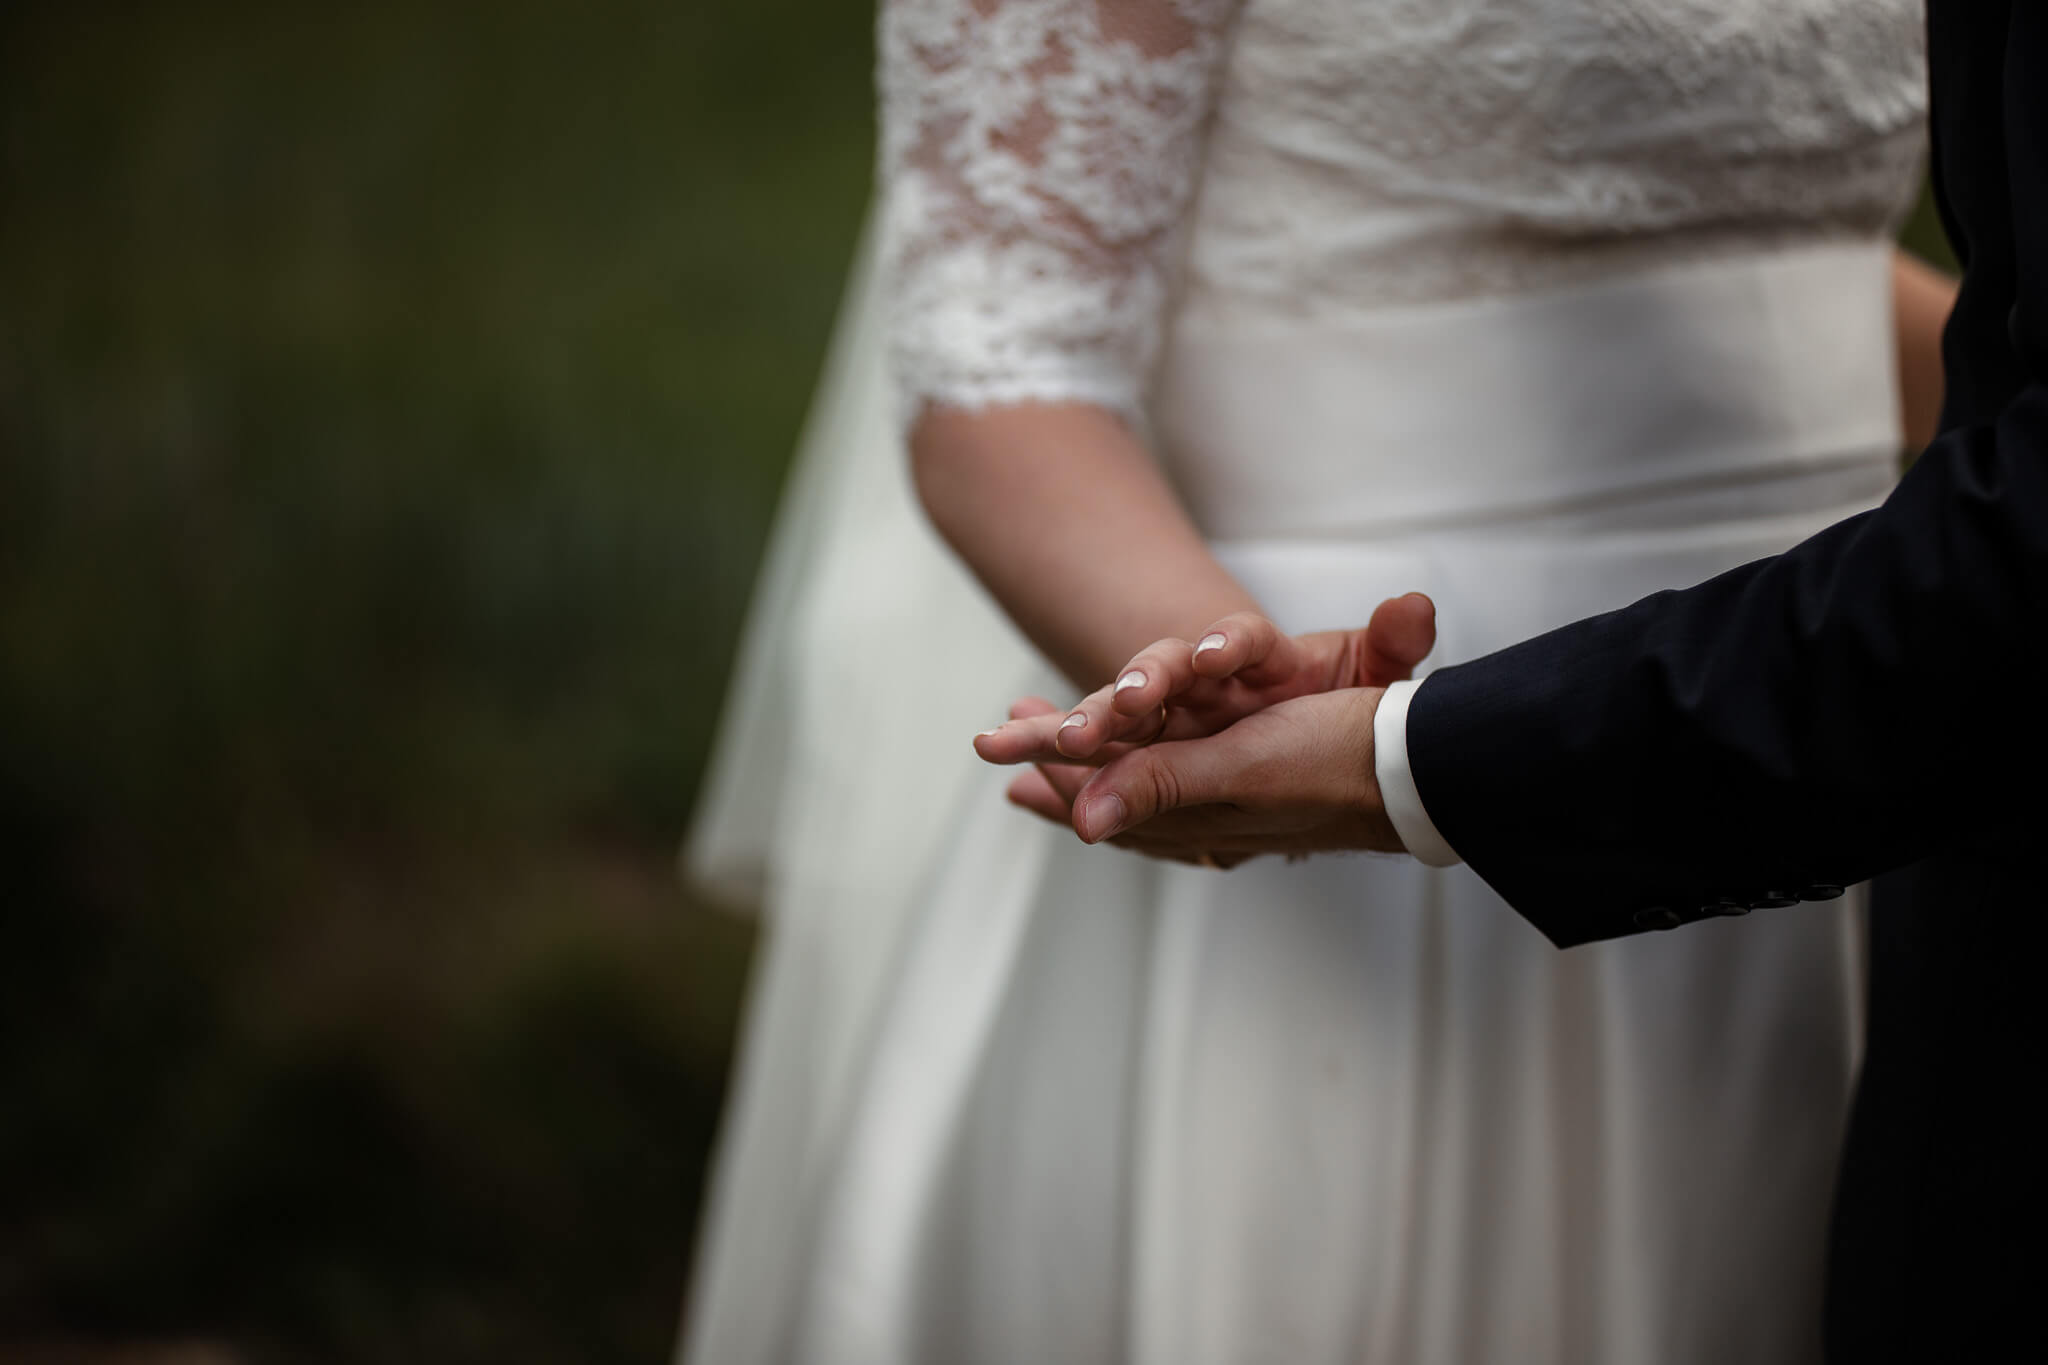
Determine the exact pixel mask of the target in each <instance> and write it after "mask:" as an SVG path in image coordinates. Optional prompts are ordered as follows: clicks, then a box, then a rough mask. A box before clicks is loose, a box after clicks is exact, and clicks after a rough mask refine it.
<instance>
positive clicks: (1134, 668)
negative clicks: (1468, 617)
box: [974, 593, 1436, 766]
mask: <svg viewBox="0 0 2048 1365" xmlns="http://www.w3.org/2000/svg"><path fill="white" fill-rule="evenodd" d="M1435 644H1436V607H1435V604H1433V603H1432V602H1431V601H1430V600H1429V599H1428V598H1427V597H1425V596H1423V595H1422V594H1421V593H1409V594H1408V595H1407V596H1405V597H1396V598H1392V599H1390V600H1388V601H1385V602H1382V603H1381V604H1380V605H1379V607H1378V609H1377V610H1375V611H1374V612H1373V614H1372V619H1371V621H1370V622H1369V623H1368V624H1367V625H1366V626H1365V628H1363V629H1361V630H1347V631H1324V632H1321V633H1319V634H1314V635H1298V636H1296V635H1288V634H1286V633H1285V632H1283V631H1281V630H1280V628H1279V627H1278V626H1275V625H1274V624H1273V623H1272V622H1271V621H1269V620H1267V619H1266V618H1265V617H1262V616H1259V615H1256V614H1254V613H1250V612H1242V613H1239V614H1237V615H1234V616H1227V617H1225V618H1224V619H1223V620H1221V621H1218V622H1217V623H1216V624H1214V625H1213V626H1210V627H1209V629H1208V630H1206V631H1204V632H1202V633H1201V634H1200V635H1199V636H1198V637H1197V638H1196V639H1195V641H1194V642H1192V643H1190V642H1189V641H1186V640H1179V639H1166V640H1161V641H1159V642H1158V643H1156V644H1153V645H1151V646H1149V647H1148V648H1146V649H1144V650H1141V651H1139V653H1138V654H1137V655H1135V656H1134V657H1133V658H1132V659H1131V661H1130V662H1129V663H1128V664H1126V665H1124V667H1123V669H1122V670H1121V671H1119V673H1118V674H1117V677H1116V680H1115V681H1114V682H1112V683H1111V684H1110V685H1109V686H1107V687H1104V688H1101V689H1100V690H1098V691H1096V692H1095V693H1093V694H1092V695H1090V696H1088V697H1086V698H1084V699H1083V700H1082V701H1081V703H1080V704H1079V705H1078V706H1076V707H1075V708H1074V709H1073V710H1072V711H1070V712H1067V713H1064V714H1062V713H1059V712H1057V711H1055V710H1054V709H1053V707H1052V706H1051V705H1050V703H1045V702H1040V701H1038V700H1037V699H1036V698H1033V699H1031V701H1030V702H1029V704H1024V703H1020V704H1019V706H1017V707H1014V708H1012V710H1011V712H1010V715H1011V720H1010V722H1009V723H1008V724H1005V725H1002V726H999V727H998V728H996V729H994V730H990V731H987V732H986V733H984V734H981V735H978V736H976V738H975V742H974V747H975V752H977V753H979V754H980V755H981V756H982V757H983V758H984V759H987V760H988V761H989V762H991V763H1040V764H1054V763H1083V764H1089V765H1093V766H1100V765H1101V764H1104V763H1107V762H1110V761H1111V760H1113V759H1115V758H1117V757H1119V756H1121V755H1122V754H1124V753H1127V752H1129V750H1130V748H1131V747H1132V746H1133V745H1139V744H1149V743H1154V742H1161V741H1172V740H1183V739H1196V738H1200V737H1202V736H1205V735H1213V734H1216V733H1217V732H1219V731H1221V730H1224V729H1226V728H1228V727H1229V726H1231V725H1232V724H1235V723H1236V722H1238V721H1240V720H1242V719H1243V718H1244V717H1246V716H1249V715H1252V714H1253V713H1255V712H1258V711H1262V710H1264V709H1265V708H1267V707H1269V706H1273V705H1275V704H1277V703H1279V702H1283V701H1287V700H1289V699H1291V698H1294V697H1300V696H1306V695H1308V694H1310V693H1314V692H1329V691H1336V690H1338V689H1342V688H1352V687H1384V686H1385V685H1386V684H1388V683H1390V682H1395V681H1398V680H1400V679H1402V678H1406V677H1408V676H1409V675H1410V674H1411V673H1412V672H1413V671H1414V669H1415V666H1416V665H1417V664H1418V663H1420V662H1421V661H1422V659H1423V658H1424V656H1426V655H1427V654H1428V653H1429V651H1430V649H1431V648H1433V647H1434V646H1435Z"/></svg>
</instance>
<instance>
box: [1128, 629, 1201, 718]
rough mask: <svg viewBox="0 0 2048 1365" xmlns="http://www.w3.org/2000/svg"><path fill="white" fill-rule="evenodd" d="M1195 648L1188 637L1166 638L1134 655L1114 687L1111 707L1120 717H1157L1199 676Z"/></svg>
mask: <svg viewBox="0 0 2048 1365" xmlns="http://www.w3.org/2000/svg"><path fill="white" fill-rule="evenodd" d="M1194 658H1195V647H1194V646H1193V645H1191V644H1189V643H1188V642H1187V641H1186V640H1174V639H1165V640H1160V641H1158V642H1157V643H1155V644H1151V645H1148V646H1146V647H1145V648H1144V649H1141V650H1139V651H1138V652H1137V653H1136V654H1134V655H1132V656H1131V661H1130V662H1129V663H1128V664H1125V665H1124V671H1123V672H1121V673H1119V674H1117V678H1116V682H1115V683H1113V684H1111V686H1110V699H1109V700H1110V707H1111V709H1112V710H1114V711H1115V712H1116V713H1117V714H1118V715H1120V716H1130V717H1133V718H1142V717H1147V716H1150V717H1155V718H1156V716H1157V714H1158V711H1159V708H1160V707H1161V706H1162V705H1164V704H1165V703H1167V702H1169V701H1171V700H1172V699H1173V698H1174V697H1177V696H1179V695H1180V694H1181V693H1183V692H1185V691H1187V690H1188V688H1189V687H1190V686H1192V685H1193V684H1194V683H1195V682H1196V681H1197V680H1198V679H1197V676H1196V673H1195V668H1194Z"/></svg>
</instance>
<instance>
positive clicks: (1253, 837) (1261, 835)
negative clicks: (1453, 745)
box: [1010, 688, 1402, 866]
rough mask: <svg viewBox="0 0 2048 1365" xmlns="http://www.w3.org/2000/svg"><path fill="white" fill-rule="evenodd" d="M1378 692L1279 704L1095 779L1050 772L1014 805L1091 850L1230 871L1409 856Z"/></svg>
mask: <svg viewBox="0 0 2048 1365" xmlns="http://www.w3.org/2000/svg"><path fill="white" fill-rule="evenodd" d="M1382 695H1383V693H1382V692H1381V690H1380V689H1379V688H1346V689H1343V690H1340V691H1335V692H1324V693H1318V694H1316V695H1313V696H1307V697H1298V698H1295V699H1293V700H1291V701H1284V702H1280V703H1278V704H1277V705H1274V706H1271V707H1269V708H1267V709H1266V710H1264V711H1260V712H1259V713H1257V714H1256V715H1252V716H1247V717H1246V718H1244V719H1243V720H1241V721H1239V722H1238V723H1237V724H1235V725H1233V726H1231V727H1230V728H1229V729H1227V730H1224V731H1223V732H1221V733H1220V734H1217V735H1213V736H1210V737H1208V738H1205V739H1194V740H1180V741H1171V742H1163V743H1158V744H1153V745H1149V746H1146V747H1142V748H1135V749H1131V750H1129V751H1128V752H1126V753H1124V754H1123V755H1122V756H1120V757H1118V758H1116V759H1115V760H1113V761H1112V762H1110V763H1109V764H1107V765H1106V766H1104V767H1103V768H1101V769H1100V770H1099V771H1097V772H1095V773H1094V774H1093V775H1089V774H1088V773H1087V771H1086V770H1085V769H1082V768H1077V767H1073V766H1057V767H1056V766H1051V765H1047V766H1043V767H1041V768H1038V769H1036V770H1034V771H1033V772H1030V773H1027V774H1025V775H1024V776H1023V777H1021V778H1019V779H1018V780H1017V782H1016V783H1014V784H1012V786H1011V789H1010V796H1011V799H1012V800H1014V801H1016V802H1017V803H1018V804H1020V805H1022V806H1025V807H1026V808H1028V809H1030V810H1033V811H1036V812H1037V813H1038V814H1040V815H1043V816H1046V817H1047V818H1048V819H1055V820H1062V821H1064V820H1067V819H1069V818H1071V821H1072V824H1073V827H1074V830H1075V832H1077V833H1078V834H1080V836H1081V837H1082V839H1084V840H1086V841H1087V842H1088V843H1091V844H1092V843H1099V842H1101V841H1103V840H1105V839H1108V840H1112V841H1114V842H1115V843H1116V844H1118V845H1119V846H1121V847H1125V848H1129V849H1131V850H1132V851H1134V852H1138V853H1145V854H1149V855H1151V856H1153V857H1159V858H1172V859H1176V860H1179V861H1182V862H1199V863H1208V864H1211V865H1220V866H1230V865H1234V864H1236V863H1238V862H1242V861H1243V860H1245V859H1246V858H1253V857H1257V856H1258V855H1260V854H1262V853H1289V854H1302V853H1324V852H1334V851H1342V850H1371V851H1377V852H1385V853H1398V852H1401V851H1402V846H1401V840H1400V836H1399V835H1397V834H1396V833H1395V832H1394V826H1393V823H1392V822H1391V821H1390V820H1388V818H1387V813H1386V808H1385V806H1384V804H1383V803H1382V802H1381V799H1380V791H1379V783H1378V781H1377V780H1376V779H1375V777H1374V775H1373V717H1374V715H1375V714H1376V713H1377V711H1378V709H1379V702H1380V697H1381V696H1382Z"/></svg>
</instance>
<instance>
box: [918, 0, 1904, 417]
mask: <svg viewBox="0 0 2048 1365" xmlns="http://www.w3.org/2000/svg"><path fill="white" fill-rule="evenodd" d="M1240 10H1241V11H1242V13H1240ZM1922 46H1923V38H1922V33H1921V25H1920V17H1919V14H1918V7H1917V6H1915V5H1911V4H1905V3H1876V2H1874V0H1604V2H1603V0H1378V2H1377V3H1371V4H1367V3H1362V0H1243V3H1242V4H1240V3H1239V0H885V3H884V6H883V10H882V17H881V26H880V53H881V71H880V83H881V92H882V128H883V138H882V141H883V145H882V176H883V184H884V190H885V201H886V216H885V222H884V227H883V231H884V256H885V260H886V261H887V263H888V265H889V267H890V268H891V269H892V270H893V272H894V280H895V285H894V293H893V301H892V302H893V318H892V325H891V343H892V344H891V359H892V363H893V366H894V370H895V374H896V377H897V382H898V386H899V389H900V394H901V398H902V400H903V404H904V406H903V411H904V412H906V413H909V412H914V411H915V410H916V406H917V405H918V404H920V403H922V402H938V403H944V404H949V405H957V406H963V407H970V408H980V407H988V406H994V405H1000V404H1005V403H1014V402H1021V401H1027V400H1041V401H1080V402H1092V403H1098V404H1101V405H1103V406H1106V407H1109V408H1112V409H1114V410H1116V411H1119V412H1122V413H1124V414H1127V415H1130V416H1133V417H1137V416H1139V415H1140V414H1141V413H1142V409H1143V399H1144V394H1145V390H1146V386H1147V382H1148V380H1149V378H1150V375H1151V372H1152V369H1153V366H1154V365H1155V363H1156V362H1157V360H1158V358H1159V353H1160V346H1161V342H1160V338H1161V335H1162V331H1163V324H1164V322H1165V320H1166V318H1167V316H1168V314H1169V312H1170V311H1171V310H1172V309H1173V308H1175V307H1182V308H1192V309H1197V310H1202V311H1207V310H1213V309H1216V308H1224V309H1228V310H1232V315H1233V316H1234V317H1236V318H1238V319H1239V320H1242V319H1243V318H1244V317H1245V316H1246V314H1247V313H1248V312H1249V313H1250V314H1251V315H1254V316H1268V317H1277V318H1288V317H1301V316H1319V317H1329V316H1331V315H1333V314H1338V315H1341V314H1343V313H1345V312H1347V311H1354V310H1371V309H1376V308H1384V307H1388V306H1398V305H1409V304H1417V303H1428V302H1433V301H1445V300H1455V299H1464V298H1472V297H1478V296H1482V295H1486V294H1494V293H1504V292H1512V291H1519V290H1528V289H1539V288H1546V287H1554V286H1559V285H1566V284H1570V283H1572V282H1574V281H1576V280H1580V279H1584V278H1589V277H1593V276H1597V275H1601V274H1604V273H1612V272H1614V271H1617V270H1625V269H1631V268H1636V267H1639V266H1653V265H1657V264H1661V263H1665V262H1671V261H1682V260H1686V259H1692V258H1698V257H1705V256H1713V255H1717V254H1726V253H1729V252H1733V251H1740V250H1744V249H1757V248H1768V247H1774V246H1779V245H1784V244H1787V243H1796V242H1800V241H1810V240H1826V239H1830V238H1843V237H1857V236H1871V235H1875V234H1877V233H1879V232H1881V231H1883V229H1884V228H1885V227H1886V226H1887V224H1888V223H1889V222H1890V221H1891V220H1892V218H1893V217H1894V216H1895V215H1896V214H1897V213H1898V212H1899V211H1900V210H1901V208H1902V206H1903V204H1904V202H1905V200H1906V198H1907V196H1908V195H1910V193H1911V190H1912V187H1913V185H1914V182H1915V178H1916V173H1917V168H1918V163H1919V157H1920V154H1921V146H1922V134H1921V131H1920V130H1921V125H1922V120H1923V117H1924V113H1925V76H1924V67H1923V55H1922Z"/></svg>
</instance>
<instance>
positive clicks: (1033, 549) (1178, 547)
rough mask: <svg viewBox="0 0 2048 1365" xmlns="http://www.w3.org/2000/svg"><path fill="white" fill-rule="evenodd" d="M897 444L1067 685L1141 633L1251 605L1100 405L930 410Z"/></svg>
mask: <svg viewBox="0 0 2048 1365" xmlns="http://www.w3.org/2000/svg"><path fill="white" fill-rule="evenodd" d="M910 450H911V465H912V469H913V471H914V473H915V476H916V481H917V490H918V495H919V497H920V498H922V499H923V501H924V505H925V510H926V512H927V513H928V514H929V515H930V516H931V519H932V522H933V524H934V525H936V526H937V527H938V529H939V532H940V534H942V535H943V536H945V538H946V540H947V541H948V542H949V543H951V545H952V546H953V548H954V550H955V551H956V552H957V553H958V554H959V555H960V557H961V558H962V559H964V560H965V561H966V562H967V564H968V566H969V567H970V568H972V569H973V570H974V572H975V574H976V575H977V576H978V577H979V578H980V579H981V581H982V583H983V584H984V585H986V586H987V588H988V590H989V591H990V592H991V593H992V594H994V596H995V598H996V600H997V601H998V602H999V603H1001V604H1002V606H1003V609H1004V610H1005V611H1007V612H1008V613H1009V614H1010V617H1011V619H1012V620H1014V621H1015V622H1016V623H1017V625H1018V626H1019V627H1020V628H1021V629H1022V630H1023V631H1024V633H1025V634H1026V635H1028V636H1029V637H1030V638H1031V640H1032V642H1033V643H1034V644H1036V645H1037V646H1038V647H1039V649H1040V650H1042V651H1043V652H1044V653H1045V655H1046V657H1047V658H1049V659H1051V660H1052V661H1053V663H1054V664H1056V665H1057V666H1058V667H1059V668H1060V670H1061V671H1062V672H1064V673H1065V674H1066V675H1067V677H1068V678H1069V680H1071V681H1072V682H1073V683H1074V684H1075V685H1076V686H1077V687H1080V688H1083V689H1088V688H1093V687H1097V686H1100V685H1101V684H1102V683H1104V682H1106V681H1108V679H1109V676H1110V674H1111V673H1112V672H1113V671H1114V670H1115V669H1117V668H1118V667H1120V666H1121V665H1122V664H1123V663H1124V661H1125V660H1127V659H1129V658H1130V656H1131V654H1132V652H1133V651H1134V650H1136V649H1138V648H1139V647H1141V646H1143V645H1145V644H1148V643H1150V642H1151V641H1153V640H1156V639H1159V638H1160V637H1162V636H1170V635H1186V634H1187V633H1189V632H1192V631H1197V630H1200V629H1201V628H1202V627H1203V626H1204V625H1207V624H1208V623H1209V622H1211V621H1214V620H1215V619H1216V618H1218V617H1219V616H1223V615H1226V614H1228V613H1230V612H1233V611H1240V610H1246V609H1253V608H1256V606H1257V604H1256V603H1255V602H1254V601H1253V600H1252V597H1251V595H1250V594H1249V593H1247V592H1246V591H1245V590H1244V588H1243V587H1242V586H1240V585H1239V584H1238V582H1237V581H1236V580H1235V579H1233V578H1232V577H1231V576H1230V575H1229V574H1228V573H1226V572H1225V571H1224V569H1223V566H1222V565H1220V564H1218V563H1217V562H1216V560H1215V559H1214V557H1212V556H1211V555H1210V554H1209V551H1208V548H1207V547H1206V546H1205V545H1204V544H1203V543H1202V539H1201V537H1200V535H1199V534H1197V533H1196V531H1195V528H1194V527H1193V525H1191V524H1190V523H1189V521H1188V518H1187V514H1186V513H1185V512H1184V511H1183V510H1182V509H1181V506H1180V503H1179V501H1178V499H1176V498H1175V497H1174V494H1173V490H1172V489H1171V488H1170V487H1169V486H1168V485H1167V482H1166V480H1165V478H1164V477H1163V476H1162V475H1161V473H1160V471H1159V468H1158V466H1157V465H1156V464H1155V463H1154V462H1153V460H1152V458H1151V456H1150V455H1149V454H1148V453H1147V452H1146V450H1145V448H1144V446H1143V445H1142V444H1141V443H1140V442H1139V441H1138V439H1137V438H1136V437H1135V436H1133V435H1132V434H1131V432H1130V430H1129V429H1128V428H1127V427H1125V426H1124V424H1123V423H1122V422H1120V421H1119V420H1117V418H1115V417H1114V416H1112V415H1111V414H1110V413H1108V412H1107V411H1105V410H1104V409H1102V408H1098V407H1093V406H1089V405H1085V404H1023V405H1018V406H1014V407H1005V408H996V409H990V410H987V411H981V412H966V411H961V410H959V409H953V408H932V409H928V410H927V411H926V412H925V413H924V414H923V416H922V417H920V418H919V420H918V422H917V425H916V426H915V427H914V428H913V429H912V431H911V438H910Z"/></svg>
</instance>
